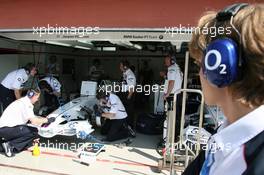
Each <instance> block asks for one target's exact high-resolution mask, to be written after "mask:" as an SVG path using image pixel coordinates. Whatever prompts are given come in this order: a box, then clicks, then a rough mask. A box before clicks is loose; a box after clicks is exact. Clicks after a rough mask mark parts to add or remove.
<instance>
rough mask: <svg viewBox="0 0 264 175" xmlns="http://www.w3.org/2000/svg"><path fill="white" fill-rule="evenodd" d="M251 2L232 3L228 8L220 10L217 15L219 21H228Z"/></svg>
mask: <svg viewBox="0 0 264 175" xmlns="http://www.w3.org/2000/svg"><path fill="white" fill-rule="evenodd" d="M248 5H249V4H247V3H237V4H233V5H230V6H228V7H226V8H224V9H223V10H222V11H220V12H218V13H217V15H216V20H217V21H218V22H223V21H227V20H230V19H231V17H232V16H233V17H234V16H236V14H237V13H238V12H239V11H240V10H241V9H243V8H245V7H246V6H248Z"/></svg>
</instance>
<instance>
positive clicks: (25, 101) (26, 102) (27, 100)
mask: <svg viewBox="0 0 264 175" xmlns="http://www.w3.org/2000/svg"><path fill="white" fill-rule="evenodd" d="M21 101H23V102H24V103H25V104H26V105H29V106H30V107H33V104H32V103H31V101H30V99H29V98H28V97H27V96H25V97H22V98H21Z"/></svg>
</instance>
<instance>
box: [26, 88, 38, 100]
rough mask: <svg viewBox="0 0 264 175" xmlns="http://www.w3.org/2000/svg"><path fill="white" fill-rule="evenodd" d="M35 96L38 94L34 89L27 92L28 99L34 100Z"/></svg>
mask: <svg viewBox="0 0 264 175" xmlns="http://www.w3.org/2000/svg"><path fill="white" fill-rule="evenodd" d="M35 94H36V92H35V91H34V90H32V89H31V90H29V91H28V92H27V96H28V98H32V97H33V96H34V95H35Z"/></svg>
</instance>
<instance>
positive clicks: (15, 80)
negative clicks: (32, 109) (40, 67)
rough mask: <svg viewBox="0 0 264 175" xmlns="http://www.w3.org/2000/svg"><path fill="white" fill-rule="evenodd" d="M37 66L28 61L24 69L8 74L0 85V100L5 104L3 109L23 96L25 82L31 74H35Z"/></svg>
mask: <svg viewBox="0 0 264 175" xmlns="http://www.w3.org/2000/svg"><path fill="white" fill-rule="evenodd" d="M36 74H37V68H36V66H35V64H33V63H28V64H27V65H26V66H25V67H23V68H22V69H18V70H14V71H12V72H10V73H9V74H7V76H6V77H5V78H4V80H3V81H2V82H1V85H0V101H1V102H2V104H3V110H4V109H5V108H6V107H7V106H8V105H9V104H10V103H12V102H13V101H15V100H16V99H19V98H21V93H22V92H21V90H22V88H23V87H22V86H23V84H24V83H25V82H26V81H27V80H28V78H29V76H30V75H31V76H35V75H36Z"/></svg>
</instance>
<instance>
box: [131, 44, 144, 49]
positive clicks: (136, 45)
mask: <svg viewBox="0 0 264 175" xmlns="http://www.w3.org/2000/svg"><path fill="white" fill-rule="evenodd" d="M133 47H135V48H136V49H139V50H141V49H142V46H141V45H139V44H134V45H133Z"/></svg>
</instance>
